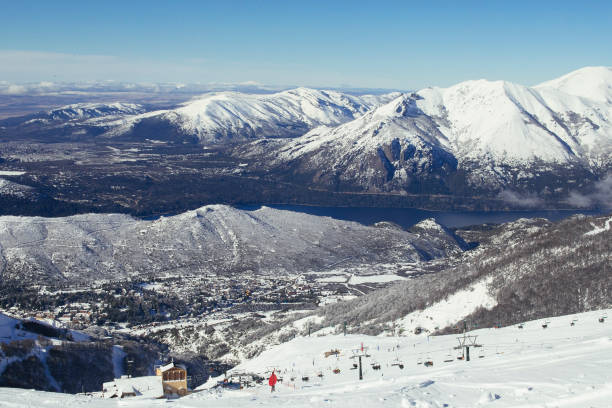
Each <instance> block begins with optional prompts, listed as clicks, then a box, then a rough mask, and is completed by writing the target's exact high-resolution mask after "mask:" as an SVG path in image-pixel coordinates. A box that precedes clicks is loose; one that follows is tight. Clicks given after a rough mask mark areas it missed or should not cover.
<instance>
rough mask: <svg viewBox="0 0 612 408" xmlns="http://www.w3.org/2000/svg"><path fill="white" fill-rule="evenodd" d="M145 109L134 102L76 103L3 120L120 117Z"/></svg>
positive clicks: (32, 121) (28, 121)
mask: <svg viewBox="0 0 612 408" xmlns="http://www.w3.org/2000/svg"><path fill="white" fill-rule="evenodd" d="M144 111H145V108H144V107H143V106H142V105H138V104H134V103H122V102H111V103H76V104H72V105H66V106H62V107H59V108H56V109H51V110H49V111H46V112H40V113H35V114H32V115H28V116H24V117H23V118H11V119H7V120H5V121H3V123H9V124H12V125H15V124H17V123H21V124H25V125H31V124H50V123H53V122H62V123H65V122H76V121H83V120H87V119H94V118H103V117H106V118H107V119H109V118H114V117H122V116H126V115H137V114H141V113H143V112H144Z"/></svg>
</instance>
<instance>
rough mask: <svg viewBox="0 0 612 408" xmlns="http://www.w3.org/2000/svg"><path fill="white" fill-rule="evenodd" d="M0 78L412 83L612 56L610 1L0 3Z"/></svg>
mask: <svg viewBox="0 0 612 408" xmlns="http://www.w3.org/2000/svg"><path fill="white" fill-rule="evenodd" d="M0 10H1V13H0V81H6V82H9V83H21V82H38V81H52V82H66V81H68V82H72V81H77V82H78V81H100V80H113V81H123V82H179V83H242V82H255V83H260V84H266V85H275V86H314V87H340V88H342V87H363V88H389V89H401V90H408V89H419V88H423V87H426V86H449V85H452V84H454V83H457V82H460V81H463V80H467V79H479V78H486V79H492V80H494V79H505V80H509V81H513V82H517V83H521V84H524V85H535V84H537V83H539V82H543V81H545V80H548V79H552V78H556V77H558V76H561V75H563V74H565V73H568V72H570V71H573V70H575V69H578V68H581V67H584V66H589V65H605V66H611V65H612V2H610V1H588V0H586V1H585V0H583V1H579V2H578V1H564V0H558V1H545V0H542V1H533V0H532V1H518V0H517V1H495V0H490V1H481V2H476V1H469V0H463V1H448V2H445V1H418V2H417V1H408V0H404V1H397V2H395V1H378V0H370V1H363V2H361V1H357V0H354V1H330V0H327V1H317V0H310V1H291V0H285V1H273V0H268V1H255V0H253V1H230V0H226V1H218V0H217V1H210V2H209V1H204V0H201V1H155V0H147V1H137V0H123V1H112V0H105V1H82V0H79V1H69V0H63V1H48V0H46V1H28V0H20V1H14V0H0Z"/></svg>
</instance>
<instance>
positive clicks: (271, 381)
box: [268, 371, 278, 392]
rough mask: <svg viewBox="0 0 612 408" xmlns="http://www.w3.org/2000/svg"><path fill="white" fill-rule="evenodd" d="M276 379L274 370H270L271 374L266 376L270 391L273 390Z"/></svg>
mask: <svg viewBox="0 0 612 408" xmlns="http://www.w3.org/2000/svg"><path fill="white" fill-rule="evenodd" d="M277 380H278V379H277V378H276V374H274V371H272V375H271V376H270V378H268V384H270V387H271V390H270V392H274V386H275V385H276V381H277Z"/></svg>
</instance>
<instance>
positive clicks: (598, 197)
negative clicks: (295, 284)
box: [565, 173, 612, 209]
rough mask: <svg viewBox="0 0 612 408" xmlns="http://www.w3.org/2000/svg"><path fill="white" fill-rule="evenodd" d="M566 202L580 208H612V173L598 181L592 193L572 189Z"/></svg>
mask: <svg viewBox="0 0 612 408" xmlns="http://www.w3.org/2000/svg"><path fill="white" fill-rule="evenodd" d="M565 202H566V203H568V204H570V205H572V206H574V207H580V208H588V207H602V208H606V209H609V208H612V173H611V174H608V175H606V176H605V177H604V178H603V179H601V180H600V181H598V182H596V183H595V184H594V186H593V191H592V192H591V193H587V194H583V193H580V192H577V191H571V192H570V194H569V196H568V198H567V199H566V200H565Z"/></svg>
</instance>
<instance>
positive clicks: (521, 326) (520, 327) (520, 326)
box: [517, 323, 525, 329]
mask: <svg viewBox="0 0 612 408" xmlns="http://www.w3.org/2000/svg"><path fill="white" fill-rule="evenodd" d="M517 327H518V328H519V329H522V328H523V327H525V325H524V324H523V323H521V324H519V325H518V326H517Z"/></svg>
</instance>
